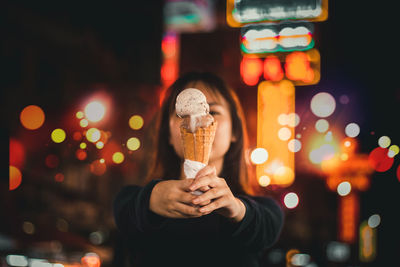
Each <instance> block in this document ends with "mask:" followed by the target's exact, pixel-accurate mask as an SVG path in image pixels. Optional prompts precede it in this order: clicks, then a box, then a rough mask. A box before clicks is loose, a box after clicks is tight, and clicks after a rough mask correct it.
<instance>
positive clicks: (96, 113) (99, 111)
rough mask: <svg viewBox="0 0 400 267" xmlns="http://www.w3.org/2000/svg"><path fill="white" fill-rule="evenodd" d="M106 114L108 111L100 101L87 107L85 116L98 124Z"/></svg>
mask: <svg viewBox="0 0 400 267" xmlns="http://www.w3.org/2000/svg"><path fill="white" fill-rule="evenodd" d="M105 113H106V109H105V107H104V105H103V104H102V103H100V102H99V101H93V102H90V103H89V104H87V105H86V107H85V115H86V118H87V119H88V120H89V121H91V122H98V121H100V120H101V119H102V118H103V117H104V114H105Z"/></svg>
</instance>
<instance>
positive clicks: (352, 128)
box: [344, 122, 360, 137]
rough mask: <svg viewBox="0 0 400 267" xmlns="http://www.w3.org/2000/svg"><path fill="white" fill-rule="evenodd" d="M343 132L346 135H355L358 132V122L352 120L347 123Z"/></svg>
mask: <svg viewBox="0 0 400 267" xmlns="http://www.w3.org/2000/svg"><path fill="white" fill-rule="evenodd" d="M344 132H345V133H346V135H347V136H348V137H356V136H357V135H359V134H360V126H358V124H357V123H354V122H352V123H349V124H347V126H346V128H345V129H344Z"/></svg>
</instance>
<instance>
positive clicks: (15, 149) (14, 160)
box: [9, 138, 25, 168]
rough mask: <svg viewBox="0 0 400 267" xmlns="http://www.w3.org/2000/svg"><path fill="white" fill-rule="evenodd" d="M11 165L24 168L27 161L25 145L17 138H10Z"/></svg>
mask: <svg viewBox="0 0 400 267" xmlns="http://www.w3.org/2000/svg"><path fill="white" fill-rule="evenodd" d="M9 153H10V165H13V166H16V167H18V168H22V167H23V165H24V162H25V149H24V146H23V145H22V144H21V142H19V141H18V140H17V139H14V138H10V151H9Z"/></svg>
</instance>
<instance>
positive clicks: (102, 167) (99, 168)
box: [90, 159, 107, 176]
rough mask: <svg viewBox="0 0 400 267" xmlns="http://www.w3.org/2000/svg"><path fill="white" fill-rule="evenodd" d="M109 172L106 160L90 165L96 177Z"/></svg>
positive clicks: (96, 161)
mask: <svg viewBox="0 0 400 267" xmlns="http://www.w3.org/2000/svg"><path fill="white" fill-rule="evenodd" d="M106 170H107V166H106V164H105V163H104V159H103V160H101V159H99V160H95V161H93V162H92V163H91V164H90V171H91V172H92V173H93V174H95V175H99V176H100V175H103V174H104V173H105V172H106Z"/></svg>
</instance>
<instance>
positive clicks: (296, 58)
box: [285, 51, 314, 83]
mask: <svg viewBox="0 0 400 267" xmlns="http://www.w3.org/2000/svg"><path fill="white" fill-rule="evenodd" d="M285 70H286V76H287V77H288V78H289V79H290V80H294V81H302V82H305V83H309V82H311V81H313V80H314V71H313V70H312V68H311V67H310V61H309V59H308V56H307V54H306V53H304V52H300V51H296V52H293V53H291V54H289V55H288V56H287V57H286V63H285Z"/></svg>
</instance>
